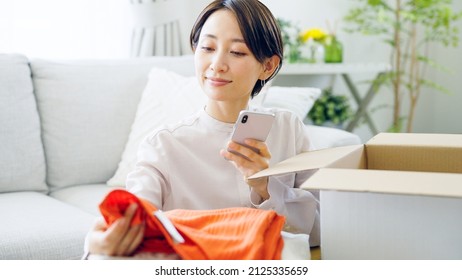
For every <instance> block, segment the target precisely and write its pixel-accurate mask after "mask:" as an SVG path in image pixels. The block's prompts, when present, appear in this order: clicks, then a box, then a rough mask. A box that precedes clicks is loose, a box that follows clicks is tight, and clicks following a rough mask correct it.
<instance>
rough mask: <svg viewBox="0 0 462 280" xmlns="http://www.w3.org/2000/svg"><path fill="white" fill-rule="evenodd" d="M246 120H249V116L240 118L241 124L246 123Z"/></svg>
mask: <svg viewBox="0 0 462 280" xmlns="http://www.w3.org/2000/svg"><path fill="white" fill-rule="evenodd" d="M248 118H249V116H247V115H244V116H243V117H242V120H241V123H246V122H247V119H248Z"/></svg>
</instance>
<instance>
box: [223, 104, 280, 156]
mask: <svg viewBox="0 0 462 280" xmlns="http://www.w3.org/2000/svg"><path fill="white" fill-rule="evenodd" d="M274 117H275V115H274V114H273V113H267V112H254V111H247V110H244V111H241V112H240V113H239V117H238V118H237V121H236V123H235V124H234V129H233V133H232V136H231V140H232V141H234V142H237V143H239V144H241V145H243V146H246V147H248V148H251V149H253V150H254V151H256V152H257V153H258V152H259V151H258V150H255V149H254V148H252V147H249V146H247V145H246V144H245V143H244V140H245V139H255V140H258V141H263V142H264V141H266V138H267V137H268V134H269V132H270V130H271V127H272V126H273V122H274Z"/></svg>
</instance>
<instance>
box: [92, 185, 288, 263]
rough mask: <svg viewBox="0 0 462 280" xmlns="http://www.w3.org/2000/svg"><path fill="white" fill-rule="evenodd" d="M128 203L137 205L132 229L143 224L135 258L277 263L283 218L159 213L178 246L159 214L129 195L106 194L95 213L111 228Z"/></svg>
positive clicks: (239, 210)
mask: <svg viewBox="0 0 462 280" xmlns="http://www.w3.org/2000/svg"><path fill="white" fill-rule="evenodd" d="M132 203H136V204H138V209H137V212H136V213H135V216H134V218H133V220H132V225H137V224H140V223H142V222H144V223H145V225H146V227H145V232H144V239H143V241H142V243H141V245H140V247H139V248H138V249H137V251H136V253H141V252H152V253H167V254H171V253H176V254H178V255H179V256H180V257H181V258H182V259H187V260H219V259H222V260H223V259H228V260H231V259H234V260H246V259H256V260H272V259H273V260H274V259H281V252H282V247H283V239H282V237H281V230H282V227H283V226H284V222H285V218H284V217H283V216H280V215H278V214H277V213H276V212H275V211H270V210H260V209H253V208H244V207H235V208H224V209H215V210H184V209H177V210H171V211H166V212H163V214H164V215H165V216H166V217H167V218H168V220H169V221H170V222H171V223H172V224H173V226H174V227H175V228H176V231H177V232H178V233H179V234H180V235H181V237H182V238H183V239H184V240H181V241H182V242H178V240H177V238H176V239H175V238H172V233H171V231H169V230H168V228H166V227H165V226H164V224H165V223H162V222H161V220H160V219H159V218H157V217H156V216H155V215H154V214H153V213H154V212H156V211H158V209H157V208H156V207H155V206H154V205H153V204H151V203H150V202H148V201H146V200H144V199H141V198H138V197H137V196H135V195H134V194H132V193H130V192H128V191H125V190H114V191H112V192H110V193H109V194H108V195H107V196H106V198H105V199H104V200H103V202H102V203H101V204H100V206H99V207H100V211H101V213H102V214H103V216H104V218H105V219H106V222H107V223H108V224H109V225H110V224H112V223H113V222H115V221H116V220H117V219H118V218H120V217H122V216H123V214H124V213H125V210H126V209H127V208H128V206H129V205H130V204H132ZM174 237H175V236H174ZM136 253H135V254H136Z"/></svg>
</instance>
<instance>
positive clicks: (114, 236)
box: [103, 204, 138, 255]
mask: <svg viewBox="0 0 462 280" xmlns="http://www.w3.org/2000/svg"><path fill="white" fill-rule="evenodd" d="M137 208H138V205H136V204H131V205H130V206H129V207H128V208H127V210H126V211H125V214H124V216H123V217H122V218H119V219H117V220H116V221H115V222H114V223H113V224H112V225H111V226H110V227H109V228H108V230H107V231H106V234H105V237H104V240H103V242H104V248H105V251H106V252H107V254H109V255H114V254H117V252H118V251H119V250H118V248H119V246H120V244H121V242H122V240H123V239H124V237H125V235H126V234H127V232H128V230H129V229H130V223H131V219H132V218H133V216H134V213H135V212H136V209H137Z"/></svg>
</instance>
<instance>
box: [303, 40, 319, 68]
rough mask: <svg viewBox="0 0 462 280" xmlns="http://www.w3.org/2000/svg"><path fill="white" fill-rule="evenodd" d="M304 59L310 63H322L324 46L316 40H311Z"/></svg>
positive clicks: (307, 45)
mask: <svg viewBox="0 0 462 280" xmlns="http://www.w3.org/2000/svg"><path fill="white" fill-rule="evenodd" d="M305 51H306V52H305V54H304V57H306V59H307V60H308V62H309V63H322V62H323V61H324V46H323V45H322V44H320V43H318V42H316V41H314V40H310V41H309V42H308V44H306V47H305Z"/></svg>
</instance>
